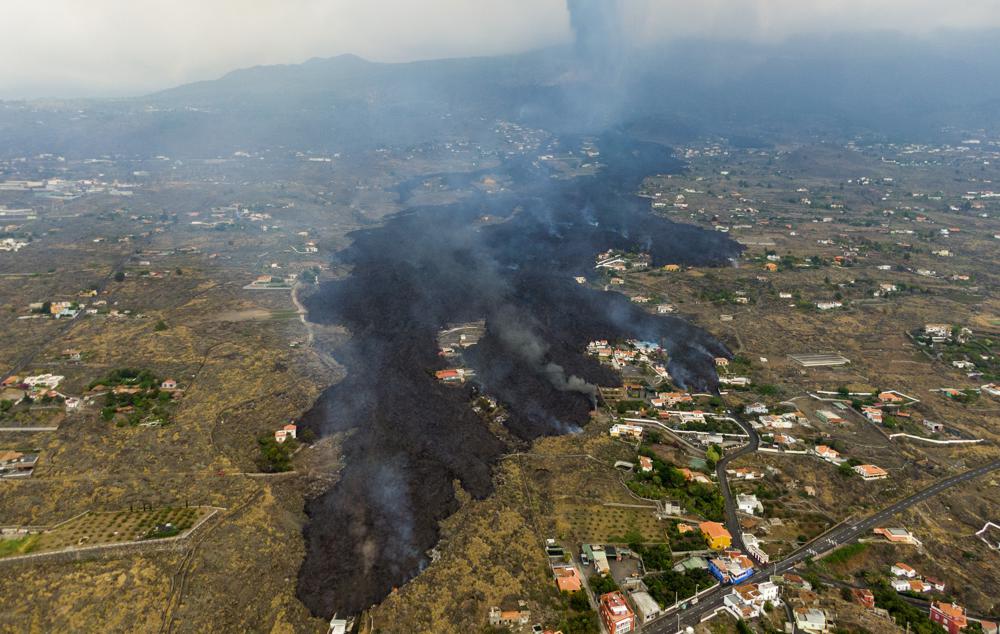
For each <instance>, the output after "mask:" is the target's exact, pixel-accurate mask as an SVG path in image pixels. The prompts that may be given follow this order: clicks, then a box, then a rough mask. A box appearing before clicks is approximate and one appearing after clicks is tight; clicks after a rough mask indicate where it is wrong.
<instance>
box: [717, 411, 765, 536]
mask: <svg viewBox="0 0 1000 634" xmlns="http://www.w3.org/2000/svg"><path fill="white" fill-rule="evenodd" d="M726 420H729V421H732V422H734V423H736V424H737V425H739V426H740V428H741V429H743V431H744V432H746V434H747V435H748V436H750V442H749V443H747V444H746V445H743V446H742V447H740V448H739V449H737V450H736V451H733V452H731V453H727V454H726V455H725V456H723V457H722V459H721V460H719V462H717V463H716V465H715V475H716V477H717V478H718V480H719V492H720V493H722V499H723V500H724V501H725V503H726V528H727V529H729V532H730V534H732V536H733V546H735V547H736V548H739V549H740V550H742V551H743V552H746V545H745V544H744V543H743V530H742V529H741V528H740V518H739V516H738V515H737V513H736V500H735V499H734V497H733V491H732V489H731V488H730V486H729V478H728V476H727V475H726V467H727V466H728V465H729V463H730V462H731V461H732V460H734V459H736V458H739V457H740V456H745V455H747V454H750V453H754V452H756V451H757V448H758V447H760V434H758V433H757V430H756V429H754V428H753V427H752V426H751V425H750V424H749V423H744V422H743V421H741V420H736V419H735V418H727V419H726Z"/></svg>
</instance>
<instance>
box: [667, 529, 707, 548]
mask: <svg viewBox="0 0 1000 634" xmlns="http://www.w3.org/2000/svg"><path fill="white" fill-rule="evenodd" d="M677 526H678V523H677V522H674V524H673V525H672V526H671V527H670V532H669V536H670V545H671V547H672V548H673V549H674V552H686V551H689V550H705V549H706V548H708V542H707V541H705V536H704V535H702V534H701V531H697V530H695V531H688V532H686V533H683V534H681V532H680V531H679V530H677Z"/></svg>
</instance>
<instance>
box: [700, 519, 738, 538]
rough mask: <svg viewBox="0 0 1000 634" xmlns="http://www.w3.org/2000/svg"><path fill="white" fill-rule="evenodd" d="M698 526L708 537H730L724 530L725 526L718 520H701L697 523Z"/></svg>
mask: <svg viewBox="0 0 1000 634" xmlns="http://www.w3.org/2000/svg"><path fill="white" fill-rule="evenodd" d="M698 528H700V529H701V532H702V533H705V535H707V536H708V537H711V538H716V537H728V538H730V539H732V535H730V534H729V531H728V530H726V527H725V526H723V525H722V524H720V523H718V522H702V523H701V524H698Z"/></svg>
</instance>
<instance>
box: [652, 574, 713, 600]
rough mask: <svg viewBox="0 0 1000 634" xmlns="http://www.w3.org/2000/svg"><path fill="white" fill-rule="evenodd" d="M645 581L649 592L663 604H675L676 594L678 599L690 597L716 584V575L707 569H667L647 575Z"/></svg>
mask: <svg viewBox="0 0 1000 634" xmlns="http://www.w3.org/2000/svg"><path fill="white" fill-rule="evenodd" d="M643 581H645V582H646V585H647V586H648V587H649V594H650V596H652V597H653V598H654V599H656V602H657V603H659V604H660V605H661V606H668V605H671V604H673V602H674V596H675V593H676V597H677V600H678V601H683V600H684V599H689V598H691V597H693V596H694V595H695V593H696V592H700V591H702V590H704V589H706V588H708V587H710V586H713V585H715V583H716V581H715V577H713V576H712V575H711V573H709V572H708V571H707V570H687V571H685V572H675V571H673V570H666V571H664V572H662V573H656V574H653V575H647V576H646V577H645V578H644V579H643Z"/></svg>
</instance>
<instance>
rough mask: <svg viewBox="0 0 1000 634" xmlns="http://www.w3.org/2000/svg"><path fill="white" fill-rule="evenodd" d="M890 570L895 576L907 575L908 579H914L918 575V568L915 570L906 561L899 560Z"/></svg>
mask: <svg viewBox="0 0 1000 634" xmlns="http://www.w3.org/2000/svg"><path fill="white" fill-rule="evenodd" d="M889 572H891V573H892V574H893V576H896V577H906V578H907V579H913V578H915V577H916V576H917V571H916V570H914V569H913V568H911V567H910V566H907V565H906V564H904V563H898V562H897V563H894V564H892V566H891V567H890V568H889Z"/></svg>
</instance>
